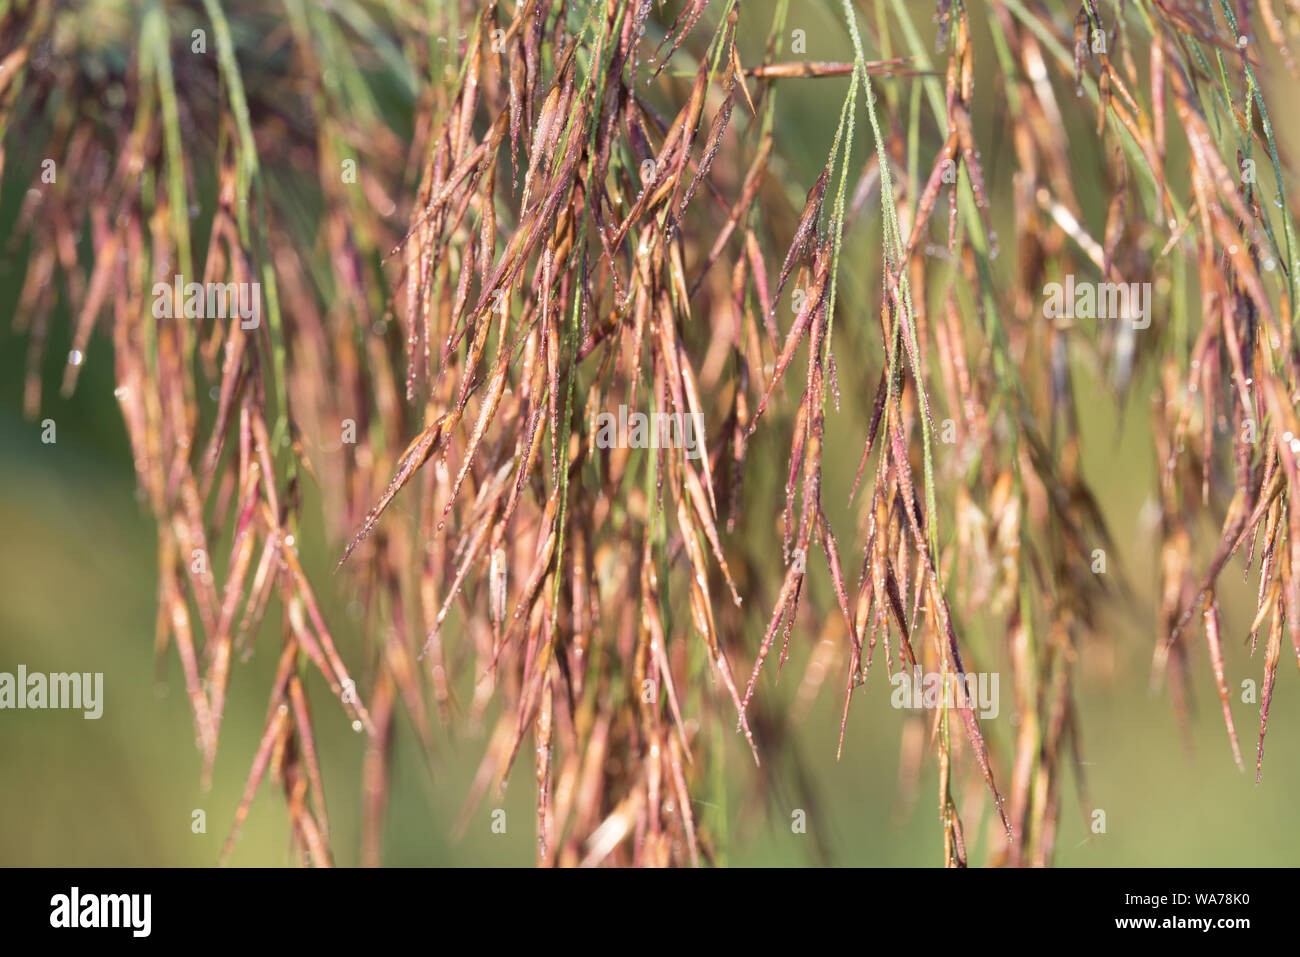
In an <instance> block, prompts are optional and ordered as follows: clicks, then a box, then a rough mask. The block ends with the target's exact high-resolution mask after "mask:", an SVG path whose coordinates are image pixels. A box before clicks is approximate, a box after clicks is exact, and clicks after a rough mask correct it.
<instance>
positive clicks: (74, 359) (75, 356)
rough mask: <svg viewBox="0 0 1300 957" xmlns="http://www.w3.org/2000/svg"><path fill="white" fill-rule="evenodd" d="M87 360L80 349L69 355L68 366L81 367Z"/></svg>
mask: <svg viewBox="0 0 1300 957" xmlns="http://www.w3.org/2000/svg"><path fill="white" fill-rule="evenodd" d="M85 358H86V357H85V356H84V355H82V354H81V350H80V349H73V350H72V351H71V352H69V353H68V365H70V366H79V365H81V363H82V362H83V361H85Z"/></svg>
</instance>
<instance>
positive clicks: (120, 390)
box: [113, 385, 129, 399]
mask: <svg viewBox="0 0 1300 957" xmlns="http://www.w3.org/2000/svg"><path fill="white" fill-rule="evenodd" d="M128 391H129V390H128V389H127V387H126V386H124V385H120V386H118V387H117V388H116V389H114V390H113V395H114V396H116V397H117V398H119V399H125V398H126V395H127V392H128Z"/></svg>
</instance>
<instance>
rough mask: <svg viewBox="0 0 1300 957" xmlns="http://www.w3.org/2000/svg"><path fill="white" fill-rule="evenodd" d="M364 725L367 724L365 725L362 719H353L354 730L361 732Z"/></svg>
mask: <svg viewBox="0 0 1300 957" xmlns="http://www.w3.org/2000/svg"><path fill="white" fill-rule="evenodd" d="M363 727H365V725H363V724H362V723H361V722H360V721H353V722H352V730H353V731H357V732H359V731H360V730H361V729H362V728H363Z"/></svg>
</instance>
